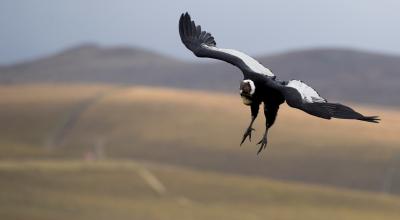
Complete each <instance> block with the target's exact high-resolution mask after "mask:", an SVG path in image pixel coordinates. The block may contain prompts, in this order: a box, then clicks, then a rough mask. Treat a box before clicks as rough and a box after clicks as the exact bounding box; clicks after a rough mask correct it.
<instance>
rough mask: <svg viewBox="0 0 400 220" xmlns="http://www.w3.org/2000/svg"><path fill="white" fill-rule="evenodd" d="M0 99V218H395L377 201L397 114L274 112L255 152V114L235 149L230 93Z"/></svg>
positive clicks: (35, 88)
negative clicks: (334, 116)
mask: <svg viewBox="0 0 400 220" xmlns="http://www.w3.org/2000/svg"><path fill="white" fill-rule="evenodd" d="M0 97H1V98H0V106H1V108H0V158H1V159H0V185H1V186H2V189H3V190H2V191H1V196H0V203H1V208H0V217H2V218H1V219H26V218H28V217H29V219H71V218H74V219H110V218H114V219H180V218H181V219H204V218H207V219H210V218H211V219H225V218H231V219H260V218H272V219H321V218H323V219H382V218H384V219H398V218H399V216H400V211H398V210H400V199H399V198H398V197H397V196H388V195H382V194H381V193H379V192H381V191H382V190H385V191H386V192H388V193H393V194H399V193H400V184H399V183H400V174H399V175H397V171H396V167H398V166H399V165H400V139H399V138H398V132H399V131H400V124H399V122H400V114H399V111H398V110H396V109H392V110H390V109H385V108H382V107H366V106H364V107H363V106H357V105H354V106H355V108H356V109H357V110H359V111H360V112H363V113H365V114H367V115H375V114H377V115H380V116H381V118H382V123H380V124H369V123H365V122H359V121H346V120H322V119H318V118H315V117H312V116H309V115H306V114H304V113H303V112H301V111H298V110H295V109H290V108H289V107H287V106H286V105H282V108H281V111H280V113H279V115H278V119H277V123H276V125H275V126H274V127H273V128H272V130H271V131H270V133H269V144H268V146H267V149H266V151H264V152H262V154H261V155H259V156H257V155H256V154H255V153H256V149H257V148H256V146H255V142H256V141H258V139H259V138H260V136H261V134H262V132H263V122H264V119H263V114H262V112H260V116H259V118H258V120H257V125H256V127H255V128H256V132H255V133H254V137H253V139H254V140H253V142H251V143H246V144H245V145H244V146H242V147H239V142H240V138H241V135H242V132H243V130H244V128H245V127H246V125H247V123H248V120H249V114H250V113H249V109H248V108H247V107H245V106H243V105H242V104H241V100H240V98H239V97H237V96H231V95H226V94H222V93H221V94H218V93H207V92H194V91H188V90H174V89H165V88H151V87H125V86H110V85H100V84H99V85H83V84H82V85H65V84H64V85H48V84H47V85H45V84H41V85H40V84H36V85H10V86H1V87H0ZM346 104H348V103H346ZM350 104H351V103H350ZM352 106H353V105H352ZM88 155H89V156H91V157H90V158H92V157H95V158H97V159H99V160H98V161H95V162H85V161H82V159H83V158H88ZM93 155H94V156H93ZM139 161H140V162H139ZM143 170H145V171H143ZM143 172H144V173H147V174H148V173H150V174H151V175H150V177H148V176H147V177H146V174H143ZM399 173H400V171H399ZM143 175H144V176H143ZM154 178H156V180H157V181H155V182H156V183H154ZM272 179H275V180H272ZM277 180H279V181H277ZM282 181H283V182H282ZM287 181H292V182H291V183H287ZM293 181H294V182H293ZM152 182H153V184H152ZM158 182H161V183H162V187H161V189H159V188H157V184H160V183H158ZM154 184H155V185H156V186H154ZM317 185H328V186H329V187H327V186H317ZM333 187H336V188H333ZM345 188H347V189H345ZM359 190H362V191H359ZM368 191H369V192H368ZM45 217H46V218H45Z"/></svg>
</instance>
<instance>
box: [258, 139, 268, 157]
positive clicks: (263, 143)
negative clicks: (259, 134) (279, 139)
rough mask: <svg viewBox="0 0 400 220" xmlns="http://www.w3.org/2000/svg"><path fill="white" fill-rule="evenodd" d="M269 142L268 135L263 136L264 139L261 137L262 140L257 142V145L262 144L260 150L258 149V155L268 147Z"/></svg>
mask: <svg viewBox="0 0 400 220" xmlns="http://www.w3.org/2000/svg"><path fill="white" fill-rule="evenodd" d="M267 143H268V140H267V138H266V137H263V139H261V140H260V141H259V142H258V143H257V145H258V144H261V146H260V148H259V149H258V151H257V155H258V154H259V153H260V152H261V151H262V150H263V149H265V148H267Z"/></svg>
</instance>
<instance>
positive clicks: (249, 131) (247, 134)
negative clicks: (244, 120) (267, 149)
mask: <svg viewBox="0 0 400 220" xmlns="http://www.w3.org/2000/svg"><path fill="white" fill-rule="evenodd" d="M252 131H255V129H254V128H252V127H248V128H247V130H246V131H245V132H244V134H243V138H242V142H240V146H242V144H243V142H244V141H245V140H246V138H247V137H249V141H250V142H251V132H252Z"/></svg>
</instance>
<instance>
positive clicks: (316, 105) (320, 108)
mask: <svg viewBox="0 0 400 220" xmlns="http://www.w3.org/2000/svg"><path fill="white" fill-rule="evenodd" d="M271 83H273V84H274V85H273V86H274V87H275V88H276V89H278V90H279V91H280V92H281V93H282V95H283V96H284V98H285V100H286V103H287V104H288V105H289V106H290V107H293V108H297V109H300V110H302V111H304V112H307V113H308V114H311V115H314V116H317V117H320V118H325V119H331V118H342V119H356V120H362V121H367V122H374V123H378V122H379V120H380V119H379V118H378V117H377V116H364V115H362V114H360V113H358V112H356V111H354V110H353V109H352V108H350V107H348V106H345V105H342V104H340V103H329V102H328V101H327V100H326V99H324V98H322V97H321V96H320V95H319V94H318V93H317V92H316V91H315V90H314V89H313V88H311V87H310V86H308V85H307V84H305V83H304V82H302V81H300V80H290V81H289V82H288V83H286V84H281V85H279V86H277V83H275V82H274V81H272V80H268V84H270V85H272V84H271Z"/></svg>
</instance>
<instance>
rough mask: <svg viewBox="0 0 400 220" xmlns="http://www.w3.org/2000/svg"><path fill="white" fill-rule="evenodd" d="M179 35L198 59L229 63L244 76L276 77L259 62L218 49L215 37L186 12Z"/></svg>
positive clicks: (233, 52)
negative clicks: (252, 74) (203, 29)
mask: <svg viewBox="0 0 400 220" xmlns="http://www.w3.org/2000/svg"><path fill="white" fill-rule="evenodd" d="M179 35H180V37H181V40H182V43H183V44H184V45H185V46H186V47H187V48H188V49H189V50H191V51H192V52H193V53H194V54H195V55H196V56H198V57H208V58H214V59H218V60H223V61H225V62H228V63H230V64H232V65H234V66H236V67H238V68H239V69H241V70H242V72H243V74H250V73H256V74H261V75H266V76H269V77H274V74H273V73H272V72H271V71H270V70H269V69H268V68H266V67H264V66H263V65H261V64H260V63H259V62H258V61H257V60H255V59H253V58H251V57H250V56H248V55H246V54H244V53H242V52H239V51H236V50H232V49H222V48H218V47H216V45H217V44H216V42H215V40H214V37H213V36H212V35H211V34H210V33H208V32H206V31H202V30H201V27H200V25H197V26H196V24H195V23H194V21H192V20H191V18H190V15H189V14H188V13H187V12H186V13H185V14H182V15H181V18H180V19H179Z"/></svg>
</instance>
